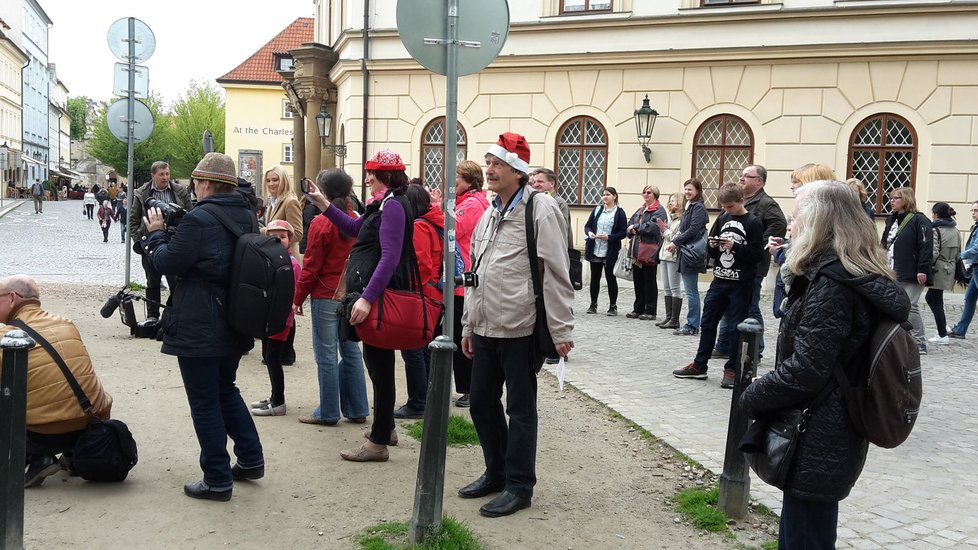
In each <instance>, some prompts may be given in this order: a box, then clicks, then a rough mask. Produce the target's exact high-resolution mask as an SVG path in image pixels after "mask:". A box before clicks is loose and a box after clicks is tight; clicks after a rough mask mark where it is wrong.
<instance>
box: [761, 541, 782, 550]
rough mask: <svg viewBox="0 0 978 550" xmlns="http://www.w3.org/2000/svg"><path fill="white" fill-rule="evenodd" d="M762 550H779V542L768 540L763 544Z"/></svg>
mask: <svg viewBox="0 0 978 550" xmlns="http://www.w3.org/2000/svg"><path fill="white" fill-rule="evenodd" d="M761 548H763V549H764V550H778V541H777V540H775V539H772V540H766V541H764V542H762V543H761Z"/></svg>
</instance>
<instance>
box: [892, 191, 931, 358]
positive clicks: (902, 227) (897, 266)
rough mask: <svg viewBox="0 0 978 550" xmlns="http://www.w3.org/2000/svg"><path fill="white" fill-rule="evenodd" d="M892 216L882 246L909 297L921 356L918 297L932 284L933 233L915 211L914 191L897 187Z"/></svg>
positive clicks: (921, 321)
mask: <svg viewBox="0 0 978 550" xmlns="http://www.w3.org/2000/svg"><path fill="white" fill-rule="evenodd" d="M890 207H891V208H892V209H893V214H892V215H890V217H888V218H887V219H886V227H885V228H884V230H883V238H882V241H881V242H882V244H883V248H885V249H886V251H887V255H888V257H889V261H890V268H892V269H893V270H894V271H896V276H897V281H898V282H899V283H900V286H901V287H903V290H904V291H906V293H907V296H909V297H910V324H912V325H913V331H912V333H913V337H914V340H916V341H917V349H919V350H920V354H921V355H924V354H926V353H927V344H926V343H925V342H924V337H925V335H924V321H923V319H921V317H920V306H919V305H918V304H917V302H919V301H920V295H921V294H923V292H924V288H926V287H928V286H931V285H933V284H934V273H933V271H931V269H932V266H933V264H934V261H933V260H934V249H933V246H934V234H933V226H932V225H931V223H930V220H929V219H927V216H925V215H924V214H922V213H920V212H918V211H917V200H916V198H914V192H913V189H911V188H909V187H900V188H898V189H894V190H893V191H891V192H890Z"/></svg>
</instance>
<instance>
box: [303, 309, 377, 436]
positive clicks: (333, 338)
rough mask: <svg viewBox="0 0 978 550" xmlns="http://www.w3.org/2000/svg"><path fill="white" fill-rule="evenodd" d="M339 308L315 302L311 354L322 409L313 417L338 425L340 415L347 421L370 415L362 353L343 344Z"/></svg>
mask: <svg viewBox="0 0 978 550" xmlns="http://www.w3.org/2000/svg"><path fill="white" fill-rule="evenodd" d="M338 306H339V302H337V301H336V300H323V299H317V298H313V300H312V351H313V354H314V355H315V357H316V371H317V375H318V377H319V406H318V407H316V410H315V411H313V413H312V414H313V416H315V417H316V418H317V419H319V420H322V421H324V422H338V421H339V419H340V413H341V412H342V415H343V416H345V417H347V418H365V417H367V416H368V415H369V414H370V406H369V405H368V404H367V382H366V378H365V377H364V374H363V353H362V352H361V351H360V346H358V345H357V343H356V342H351V341H349V340H345V341H342V342H341V341H340V323H339V318H338V317H337V316H336V308H337V307H338ZM337 351H338V352H339V360H337Z"/></svg>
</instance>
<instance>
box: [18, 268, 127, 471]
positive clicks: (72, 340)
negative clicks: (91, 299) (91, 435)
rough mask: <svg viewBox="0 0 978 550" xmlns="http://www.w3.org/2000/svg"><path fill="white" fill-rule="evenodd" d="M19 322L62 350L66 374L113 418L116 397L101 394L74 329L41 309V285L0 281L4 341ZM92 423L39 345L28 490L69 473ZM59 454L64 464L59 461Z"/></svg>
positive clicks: (31, 382)
mask: <svg viewBox="0 0 978 550" xmlns="http://www.w3.org/2000/svg"><path fill="white" fill-rule="evenodd" d="M14 320H20V321H22V322H24V323H25V324H26V325H27V326H29V327H31V328H32V329H34V330H35V331H37V332H38V333H39V334H40V335H41V336H43V337H44V338H45V339H46V340H47V341H48V342H50V343H51V345H52V346H54V348H55V349H57V350H59V351H60V353H61V357H62V358H63V359H64V361H65V364H66V365H68V369H69V370H70V371H71V373H72V374H73V375H74V376H75V379H76V380H78V384H79V385H80V386H81V389H82V391H84V392H85V395H87V396H88V398H89V400H91V402H92V407H93V409H94V410H93V412H94V413H95V415H96V416H98V417H99V418H102V419H107V418H109V413H110V411H111V409H112V397H111V396H110V395H109V394H108V393H106V392H105V390H104V389H102V384H101V383H100V382H99V379H98V377H97V376H96V375H95V369H94V368H93V367H92V360H91V358H90V357H89V356H88V350H86V349H85V344H83V343H82V341H81V335H80V334H79V333H78V329H77V328H75V324H74V323H72V322H71V321H69V320H68V319H65V318H63V317H58V316H57V315H52V314H50V313H48V312H46V311H44V310H43V309H41V296H40V293H39V292H38V289H37V283H36V282H34V280H33V279H31V278H30V277H28V276H26V275H13V276H10V277H4V278H2V279H0V321H2V322H3V323H5V324H6V326H4V327H2V328H0V338H3V337H4V336H5V335H6V334H7V333H8V332H10V331H11V330H17V327H14V326H11V325H10V323H11V322H12V321H14ZM91 421H92V418H91V417H90V416H88V415H86V414H85V411H83V410H82V408H81V405H80V404H79V403H78V399H77V398H76V397H75V394H74V392H72V391H71V387H70V386H69V385H68V381H67V380H66V379H65V377H64V374H63V373H62V372H61V369H60V368H59V367H58V364H57V363H56V362H55V360H54V359H53V358H52V357H51V355H50V354H48V352H47V351H46V350H45V349H44V348H43V347H41V346H40V345H38V346H35V347H34V348H33V349H32V350H30V351H29V352H28V355H27V470H26V472H25V474H24V487H36V486H38V485H40V484H41V483H44V478H46V477H48V476H51V475H54V474H56V473H58V471H59V470H61V469H62V468H64V469H66V470H69V471H70V470H71V451H72V449H73V448H74V447H75V442H76V441H77V440H78V436H80V435H81V434H82V432H84V431H85V428H86V427H87V426H88V424H89V423H90V422H91ZM58 454H61V455H62V457H61V461H60V463H59V460H58V459H57V456H56V455H58Z"/></svg>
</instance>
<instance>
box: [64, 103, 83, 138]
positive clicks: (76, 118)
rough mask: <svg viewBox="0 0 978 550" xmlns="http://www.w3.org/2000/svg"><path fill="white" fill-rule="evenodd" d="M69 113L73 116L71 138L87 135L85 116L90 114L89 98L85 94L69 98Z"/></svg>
mask: <svg viewBox="0 0 978 550" xmlns="http://www.w3.org/2000/svg"><path fill="white" fill-rule="evenodd" d="M67 110H68V115H70V116H71V139H83V138H84V137H85V130H87V127H86V125H85V118H86V117H87V116H88V98H87V97H85V96H79V97H72V98H69V99H68V109H67Z"/></svg>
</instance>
